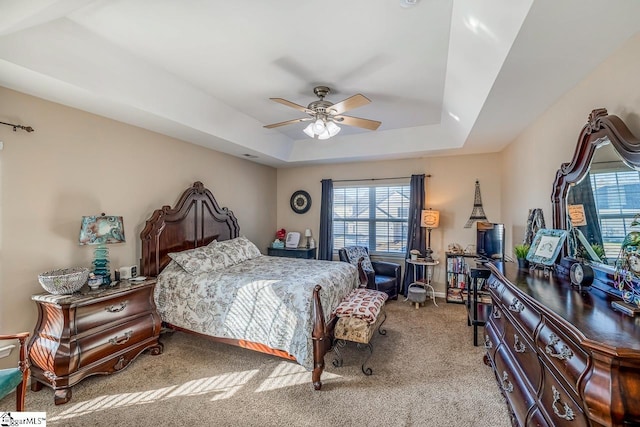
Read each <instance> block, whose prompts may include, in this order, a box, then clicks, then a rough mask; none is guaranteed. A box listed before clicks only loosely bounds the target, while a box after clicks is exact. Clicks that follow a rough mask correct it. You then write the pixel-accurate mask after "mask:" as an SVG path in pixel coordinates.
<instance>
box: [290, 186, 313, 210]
mask: <svg viewBox="0 0 640 427" xmlns="http://www.w3.org/2000/svg"><path fill="white" fill-rule="evenodd" d="M290 205H291V209H293V211H294V212H295V213H298V214H303V213H305V212H307V211H308V210H309V209H310V208H311V196H309V193H307V192H306V191H304V190H298V191H296V192H294V193H293V194H292V195H291V200H290Z"/></svg>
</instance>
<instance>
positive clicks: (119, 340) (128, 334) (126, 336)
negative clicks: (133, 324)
mask: <svg viewBox="0 0 640 427" xmlns="http://www.w3.org/2000/svg"><path fill="white" fill-rule="evenodd" d="M132 335H133V331H127V332H125V333H124V335H122V336H121V337H118V336H116V337H115V338H110V339H109V342H110V343H111V345H122V344H125V343H126V342H127V341H129V340H130V339H131V336H132Z"/></svg>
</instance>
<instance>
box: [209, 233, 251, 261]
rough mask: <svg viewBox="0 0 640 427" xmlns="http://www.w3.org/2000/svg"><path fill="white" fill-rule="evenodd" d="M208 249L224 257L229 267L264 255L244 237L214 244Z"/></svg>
mask: <svg viewBox="0 0 640 427" xmlns="http://www.w3.org/2000/svg"><path fill="white" fill-rule="evenodd" d="M208 247H209V248H211V249H213V250H214V251H215V252H217V253H218V254H221V255H222V256H223V257H224V263H225V265H226V266H227V267H229V266H232V265H236V264H239V263H241V262H242V261H246V260H248V259H253V258H257V257H259V256H261V255H262V254H261V253H260V249H258V247H257V246H256V245H255V244H253V242H252V241H250V240H249V239H247V238H246V237H244V236H240V237H237V238H235V239H231V240H224V241H222V242H216V243H215V244H213V242H212V243H210V244H209V246H208Z"/></svg>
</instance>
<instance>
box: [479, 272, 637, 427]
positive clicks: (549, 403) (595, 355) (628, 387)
mask: <svg viewBox="0 0 640 427" xmlns="http://www.w3.org/2000/svg"><path fill="white" fill-rule="evenodd" d="M488 267H489V268H490V270H491V272H492V275H491V277H490V278H489V289H490V294H491V298H492V300H493V303H494V308H493V311H492V314H491V315H490V316H489V317H490V319H489V321H488V323H487V325H486V327H485V348H486V349H487V358H486V360H485V362H487V364H489V365H490V366H491V367H492V368H493V370H494V372H495V375H496V379H497V381H498V384H499V387H500V389H501V390H502V393H503V394H504V396H505V398H506V400H507V402H508V405H509V408H510V409H511V411H512V417H513V418H512V421H513V423H514V425H520V426H524V425H527V426H530V425H531V426H565V425H566V426H632V425H640V317H637V318H632V317H628V316H626V315H624V314H621V313H619V312H616V311H614V310H612V309H611V307H610V302H611V301H612V299H613V298H612V297H611V296H609V295H608V294H606V293H604V292H602V291H601V290H599V289H596V288H591V289H590V290H588V291H583V292H580V291H579V290H578V289H577V288H574V287H572V286H571V285H570V283H568V282H567V281H564V280H561V279H559V278H558V277H556V276H551V277H545V275H544V274H543V273H542V272H541V271H534V272H530V271H529V270H518V268H517V265H515V264H513V263H505V264H495V265H492V264H489V265H488Z"/></svg>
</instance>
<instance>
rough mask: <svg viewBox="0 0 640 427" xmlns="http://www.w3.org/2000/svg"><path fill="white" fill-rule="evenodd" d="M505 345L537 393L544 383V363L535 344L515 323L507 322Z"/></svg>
mask: <svg viewBox="0 0 640 427" xmlns="http://www.w3.org/2000/svg"><path fill="white" fill-rule="evenodd" d="M503 340H504V345H505V346H506V347H507V348H508V349H509V352H510V353H511V354H512V355H513V358H514V360H515V361H516V363H517V364H518V366H519V367H520V369H521V370H522V372H523V373H524V376H525V378H526V380H527V381H528V382H529V386H530V387H531V389H532V390H533V391H534V392H536V393H537V391H538V390H540V386H541V384H542V365H540V359H538V353H536V350H535V346H534V345H533V344H532V342H531V341H529V339H528V338H527V337H526V336H525V335H524V334H523V333H522V332H521V331H519V330H518V329H517V328H516V327H514V325H513V324H511V323H507V325H506V326H505V333H504V338H503Z"/></svg>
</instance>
